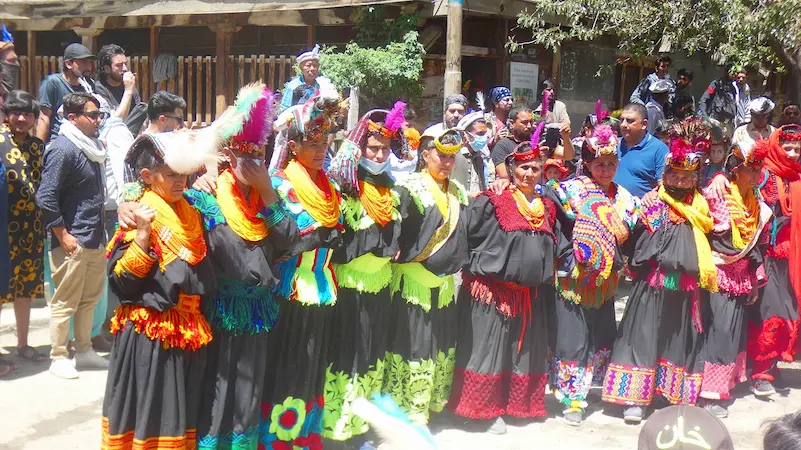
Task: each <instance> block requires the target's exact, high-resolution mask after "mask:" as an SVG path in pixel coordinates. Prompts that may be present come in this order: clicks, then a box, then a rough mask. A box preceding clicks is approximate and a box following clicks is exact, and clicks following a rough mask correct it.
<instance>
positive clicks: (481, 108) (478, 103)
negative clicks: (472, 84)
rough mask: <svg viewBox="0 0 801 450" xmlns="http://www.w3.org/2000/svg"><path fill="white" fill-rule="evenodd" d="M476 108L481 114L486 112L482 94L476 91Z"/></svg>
mask: <svg viewBox="0 0 801 450" xmlns="http://www.w3.org/2000/svg"><path fill="white" fill-rule="evenodd" d="M476 106H478V110H479V111H481V112H484V111H486V103H485V101H484V92H483V91H478V92H476Z"/></svg>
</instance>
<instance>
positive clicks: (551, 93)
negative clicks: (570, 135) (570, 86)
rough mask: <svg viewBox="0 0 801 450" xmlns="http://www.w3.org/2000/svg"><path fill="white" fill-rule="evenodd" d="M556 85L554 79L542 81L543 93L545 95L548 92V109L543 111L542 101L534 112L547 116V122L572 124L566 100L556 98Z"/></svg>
mask: <svg viewBox="0 0 801 450" xmlns="http://www.w3.org/2000/svg"><path fill="white" fill-rule="evenodd" d="M555 87H556V83H554V82H553V80H545V81H543V82H542V93H541V95H542V96H544V95H545V93H546V92H547V93H548V99H549V106H548V111H546V112H545V113H543V112H542V103H540V105H539V106H537V109H535V110H534V112H536V113H538V114H539V115H540V116H542V117H545V123H558V124H560V125H564V124H570V116H569V115H568V114H567V106H566V105H565V104H564V102H561V101H559V100H557V99H556V91H555V89H554V88H555Z"/></svg>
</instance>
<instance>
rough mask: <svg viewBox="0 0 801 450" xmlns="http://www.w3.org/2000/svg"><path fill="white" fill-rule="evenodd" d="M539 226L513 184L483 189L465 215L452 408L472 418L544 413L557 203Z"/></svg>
mask: <svg viewBox="0 0 801 450" xmlns="http://www.w3.org/2000/svg"><path fill="white" fill-rule="evenodd" d="M543 203H544V206H545V208H544V209H545V219H544V220H543V223H542V224H541V225H540V227H539V228H534V227H532V225H530V224H529V222H528V221H527V220H526V219H525V217H524V216H523V215H522V214H521V213H520V211H519V210H518V208H517V204H516V202H515V199H514V198H513V197H512V194H511V192H510V191H509V190H507V191H504V193H503V194H502V195H500V196H497V195H495V194H492V193H486V192H485V193H482V194H481V195H480V196H478V197H477V198H476V199H475V200H473V202H472V203H471V204H470V206H469V208H468V210H467V214H466V219H467V220H466V222H467V239H468V243H469V249H470V262H469V266H468V267H469V268H468V269H467V270H465V272H464V280H463V284H462V287H461V289H460V291H459V301H458V303H457V305H456V308H457V310H458V311H459V325H460V326H459V338H458V344H457V346H456V371H455V374H454V382H453V389H452V391H451V397H450V400H449V401H448V408H450V409H452V410H453V411H454V412H455V413H456V414H458V415H460V416H464V417H467V418H470V419H493V418H496V417H500V416H503V415H509V416H514V417H519V418H532V417H544V416H545V415H546V412H545V385H546V384H547V382H548V380H547V378H548V341H547V318H546V310H545V304H546V303H547V302H553V301H554V295H555V293H554V287H553V286H554V276H555V266H554V264H555V261H556V238H555V235H554V231H553V230H554V227H555V214H556V206H555V204H554V203H553V202H552V201H551V200H550V199H547V198H546V199H543Z"/></svg>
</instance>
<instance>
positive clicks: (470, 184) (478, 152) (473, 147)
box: [451, 112, 495, 197]
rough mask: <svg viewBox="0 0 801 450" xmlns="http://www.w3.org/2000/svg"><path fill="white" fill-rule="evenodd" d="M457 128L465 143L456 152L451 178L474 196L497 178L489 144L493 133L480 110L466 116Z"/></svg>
mask: <svg viewBox="0 0 801 450" xmlns="http://www.w3.org/2000/svg"><path fill="white" fill-rule="evenodd" d="M456 128H457V129H458V130H459V131H461V132H462V136H463V139H464V140H463V143H464V145H463V146H462V148H461V150H460V151H459V153H457V154H456V161H455V162H454V165H453V171H452V172H451V179H454V180H456V181H458V182H460V183H462V185H463V186H464V187H465V189H467V193H468V194H469V195H470V196H471V197H473V196H476V195H478V194H479V193H480V192H481V191H484V190H486V189H487V187H488V186H489V184H490V183H491V182H492V181H494V180H495V166H494V165H493V164H492V158H491V157H490V150H489V146H488V143H489V138H490V137H491V135H492V133H491V132H490V128H489V127H488V126H487V121H486V119H485V118H484V114H482V113H480V112H473V113H470V114H468V115H466V116H464V117H463V118H462V120H460V121H459V123H458V124H457V126H456Z"/></svg>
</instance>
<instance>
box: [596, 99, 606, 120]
mask: <svg viewBox="0 0 801 450" xmlns="http://www.w3.org/2000/svg"><path fill="white" fill-rule="evenodd" d="M603 105H604V102H603V100H601V99H600V98H599V99H598V101H597V102H595V123H602V122H603V121H604V119H606V118H607V117H609V111H606V110H604V109H603Z"/></svg>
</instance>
